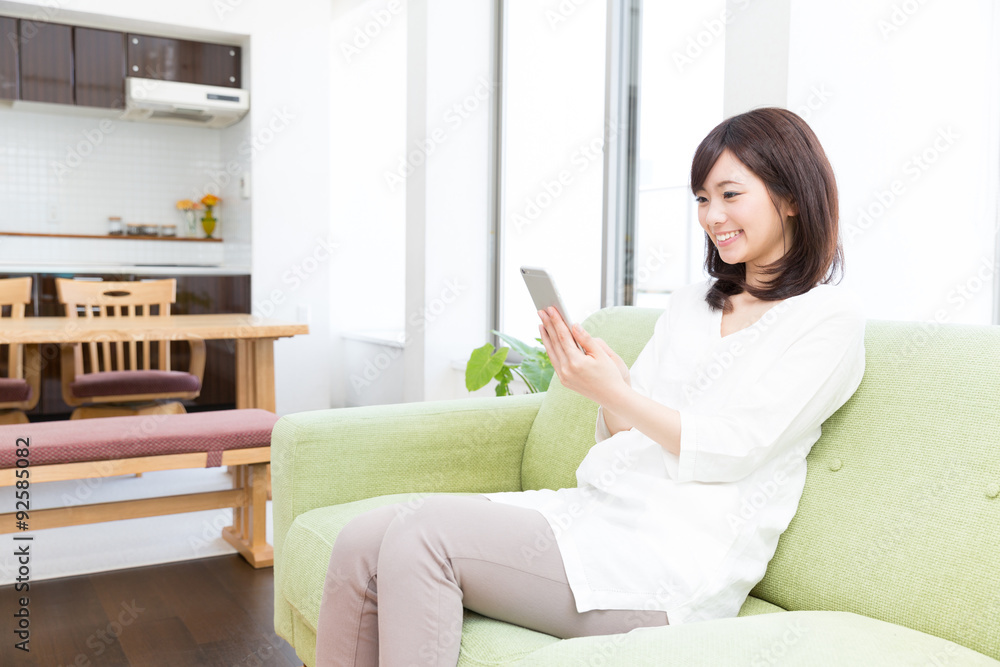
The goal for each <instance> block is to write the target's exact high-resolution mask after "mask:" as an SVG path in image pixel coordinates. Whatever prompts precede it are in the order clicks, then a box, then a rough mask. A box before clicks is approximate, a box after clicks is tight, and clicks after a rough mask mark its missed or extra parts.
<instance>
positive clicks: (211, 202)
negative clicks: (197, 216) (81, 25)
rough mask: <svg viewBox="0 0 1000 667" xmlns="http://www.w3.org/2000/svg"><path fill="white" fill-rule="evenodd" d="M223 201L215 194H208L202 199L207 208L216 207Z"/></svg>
mask: <svg viewBox="0 0 1000 667" xmlns="http://www.w3.org/2000/svg"><path fill="white" fill-rule="evenodd" d="M221 201H222V200H221V199H219V198H218V197H216V196H215V195H213V194H208V195H205V196H204V197H202V198H201V203H202V204H204V205H205V206H215V205H216V204H218V203H219V202H221Z"/></svg>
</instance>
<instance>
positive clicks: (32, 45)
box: [17, 19, 73, 104]
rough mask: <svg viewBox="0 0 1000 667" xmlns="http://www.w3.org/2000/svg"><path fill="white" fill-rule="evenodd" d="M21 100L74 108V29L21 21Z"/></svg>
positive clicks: (19, 35) (58, 24) (19, 43)
mask: <svg viewBox="0 0 1000 667" xmlns="http://www.w3.org/2000/svg"><path fill="white" fill-rule="evenodd" d="M17 23H18V51H19V60H20V69H21V91H20V95H21V99H22V100H29V101H32V102H53V103H56V104H73V26H68V25H62V24H60V23H46V22H44V21H32V20H29V19H19V20H18V22H17Z"/></svg>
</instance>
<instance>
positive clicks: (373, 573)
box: [316, 108, 864, 667]
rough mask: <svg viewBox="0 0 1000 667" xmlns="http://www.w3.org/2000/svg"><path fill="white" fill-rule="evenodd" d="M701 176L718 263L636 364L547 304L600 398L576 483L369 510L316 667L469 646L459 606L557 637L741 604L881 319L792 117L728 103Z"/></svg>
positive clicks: (678, 294)
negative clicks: (862, 298) (846, 278)
mask: <svg viewBox="0 0 1000 667" xmlns="http://www.w3.org/2000/svg"><path fill="white" fill-rule="evenodd" d="M691 189H692V191H693V193H694V195H695V198H696V200H697V202H698V220H699V223H700V224H701V227H702V228H703V229H704V230H705V234H706V258H705V268H706V270H707V272H708V274H709V276H710V278H708V279H706V280H705V281H703V282H698V283H694V284H692V285H688V286H685V287H683V288H681V289H679V290H677V291H675V292H674V293H673V294H672V295H671V300H670V304H669V308H667V309H666V310H665V311H664V313H663V314H662V315H661V316H660V317H659V318H658V319H657V321H656V323H655V325H654V329H653V335H652V337H651V338H650V340H649V342H648V343H647V344H646V346H645V347H644V348H643V349H642V351H641V352H640V354H639V356H638V358H637V359H636V361H635V363H634V364H633V365H632V367H631V368H629V367H628V366H627V365H626V364H625V363H624V361H623V360H622V359H621V358H620V357H619V356H618V355H617V354H615V352H614V351H613V350H611V348H610V347H609V346H608V345H607V344H606V343H605V342H604V341H602V340H601V339H599V338H593V337H591V336H590V335H589V334H588V333H587V332H586V331H584V330H583V329H582V328H580V327H578V326H577V327H574V330H573V331H570V330H569V329H568V328H567V327H566V324H565V322H564V321H563V320H562V319H561V318H560V317H559V315H558V313H557V312H556V311H555V310H554V309H551V311H550V312H546V311H539V317H540V318H541V322H542V323H541V325H540V327H539V329H540V331H541V338H542V342H543V344H544V345H545V349H546V350H547V352H548V354H549V357H550V359H551V360H552V365H553V367H554V370H555V372H556V374H557V375H558V377H559V380H560V382H561V383H562V384H563V385H564V386H565V387H567V388H569V389H571V390H573V391H576V392H578V393H580V394H581V395H583V396H585V397H587V398H589V399H591V400H593V401H594V402H596V403H598V405H599V408H598V412H597V423H596V428H595V440H596V444H595V445H594V446H593V447H592V448H591V449H590V451H589V452H588V454H587V456H586V458H585V459H584V460H583V462H582V463H581V464H580V467H579V468H578V470H577V481H578V484H577V486H576V487H575V488H567V489H559V490H547V489H545V490H540V491H522V492H501V493H490V494H485V495H472V496H450V495H434V496H428V497H426V498H425V499H424V502H423V504H422V505H421V506H420V507H419V508H417V509H416V510H413V509H412V508H411V507H408V506H407V507H405V508H404V507H403V506H398V505H389V506H385V507H381V508H378V509H375V510H371V511H369V512H366V513H364V514H362V515H360V516H358V517H356V518H355V519H353V520H352V521H351V522H349V523H348V524H347V525H346V526H345V527H344V529H343V530H342V531H341V533H340V534H339V535H338V536H337V538H336V541H335V543H334V545H333V553H332V554H331V557H330V564H329V569H328V572H327V577H326V582H325V585H324V589H323V599H322V604H321V608H320V614H319V624H318V628H317V648H316V655H317V665H318V666H319V667H326V666H328V665H376V664H381V665H383V666H388V667H395V666H397V665H434V666H438V665H449V666H451V665H455V664H456V663H457V661H458V655H459V641H460V638H461V631H462V610H463V607H465V608H468V609H471V610H473V611H475V612H478V613H480V614H483V615H485V616H489V617H492V618H496V619H500V620H503V621H507V622H510V623H515V624H517V625H521V626H524V627H527V628H531V629H534V630H538V631H540V632H544V633H548V634H551V635H554V636H556V637H561V638H568V637H577V636H586V635H599V634H612V633H619V632H627V631H629V630H631V629H634V628H638V627H654V626H663V625H667V624H668V623H669V624H674V625H676V624H681V623H691V622H696V621H702V620H709V619H715V618H724V617H732V616H735V615H737V613H738V612H739V609H740V607H741V605H742V604H743V602H744V601H745V599H746V596H747V594H748V593H749V591H750V589H751V588H752V587H753V586H754V584H756V583H757V582H758V581H759V580H760V579H761V578H762V577H763V575H764V572H765V569H766V567H767V563H768V561H769V560H770V559H771V557H772V556H773V554H774V550H775V548H776V545H777V541H778V537H779V536H780V535H781V533H782V532H783V531H784V530H785V528H787V526H788V523H789V521H790V520H791V518H792V516H793V515H794V514H795V510H796V508H797V507H798V502H799V498H800V496H801V494H802V490H803V486H804V484H805V474H806V461H805V457H806V454H808V452H809V449H810V448H811V447H812V445H813V443H814V442H815V441H816V440H817V439H818V438H819V436H820V427H821V424H822V423H823V422H824V421H825V420H826V419H827V418H828V417H829V416H830V415H831V414H833V413H834V412H835V411H836V410H837V409H838V408H839V407H840V406H841V405H843V404H844V403H845V402H846V401H847V399H848V398H850V396H851V395H852V394H853V393H854V391H855V390H856V389H857V387H858V385H859V384H860V382H861V378H862V375H863V373H864V317H863V316H862V315H861V313H860V310H859V308H858V306H857V304H856V301H855V299H853V298H852V297H851V296H850V295H849V294H847V293H845V292H844V291H843V290H842V289H841V288H837V287H835V286H834V284H833V279H834V276H835V274H836V273H837V272H839V271H840V270H841V266H842V261H843V260H842V254H841V249H840V244H839V239H838V225H837V188H836V183H835V181H834V176H833V171H832V169H831V167H830V164H829V161H828V160H827V158H826V155H825V154H824V152H823V149H822V147H821V146H820V144H819V141H818V140H817V139H816V136H815V135H814V134H813V132H812V130H810V128H809V127H808V126H807V125H806V123H805V122H804V121H803V120H802V119H801V118H799V117H798V116H797V115H795V114H794V113H791V112H789V111H786V110H784V109H777V108H766V109H757V110H754V111H749V112H747V113H744V114H740V115H738V116H734V117H732V118H729V119H727V120H725V121H724V122H722V123H721V124H720V125H719V126H718V127H716V128H715V129H714V130H712V132H711V133H710V134H709V135H708V136H707V137H706V138H705V139H704V140H703V141H702V142H701V144H700V145H699V146H698V149H697V151H696V153H695V156H694V161H693V164H692V169H691ZM574 340H576V341H579V342H580V344H581V345H582V346H583V348H584V350H585V352H581V351H580V350H579V349H578V348H577V347H576V345H575V343H574Z"/></svg>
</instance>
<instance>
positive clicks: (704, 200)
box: [694, 197, 708, 204]
mask: <svg viewBox="0 0 1000 667" xmlns="http://www.w3.org/2000/svg"><path fill="white" fill-rule="evenodd" d="M694 200H695V201H696V202H698V203H699V204H704V203H705V202H707V201H708V200H707V199H705V198H704V197H695V198H694Z"/></svg>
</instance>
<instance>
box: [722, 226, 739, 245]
mask: <svg viewBox="0 0 1000 667" xmlns="http://www.w3.org/2000/svg"><path fill="white" fill-rule="evenodd" d="M741 236H743V230H742V229H737V230H736V231H734V232H726V233H725V234H717V235H716V236H715V241H716V243H718V244H719V245H720V246H724V245H729V244H730V243H732V242H733V241H734V240H736V239H738V238H739V237H741Z"/></svg>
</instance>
